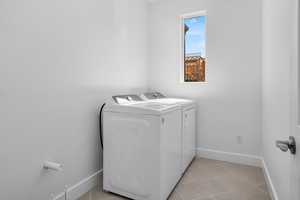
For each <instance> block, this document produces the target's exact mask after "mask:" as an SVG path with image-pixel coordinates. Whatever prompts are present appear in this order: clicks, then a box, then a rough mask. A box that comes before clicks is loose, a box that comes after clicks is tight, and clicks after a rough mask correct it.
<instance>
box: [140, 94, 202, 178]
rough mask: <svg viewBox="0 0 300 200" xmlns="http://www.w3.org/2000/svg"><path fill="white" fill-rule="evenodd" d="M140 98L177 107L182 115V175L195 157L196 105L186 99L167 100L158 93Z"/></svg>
mask: <svg viewBox="0 0 300 200" xmlns="http://www.w3.org/2000/svg"><path fill="white" fill-rule="evenodd" d="M141 98H142V99H144V100H147V101H148V102H153V103H161V104H162V105H174V104H175V105H179V106H180V107H181V115H182V124H181V131H182V158H181V161H182V169H181V170H182V173H184V171H185V170H186V169H187V167H188V166H189V165H190V163H191V162H192V161H193V159H194V158H195V156H196V110H197V106H196V103H195V102H194V101H192V100H188V99H179V98H168V97H166V96H165V95H163V94H161V93H159V92H150V93H144V94H142V95H141Z"/></svg>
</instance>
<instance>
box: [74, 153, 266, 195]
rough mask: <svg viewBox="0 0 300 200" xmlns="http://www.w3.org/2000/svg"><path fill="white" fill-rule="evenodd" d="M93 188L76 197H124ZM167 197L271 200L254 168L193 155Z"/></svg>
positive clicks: (262, 179) (260, 173) (259, 173)
mask: <svg viewBox="0 0 300 200" xmlns="http://www.w3.org/2000/svg"><path fill="white" fill-rule="evenodd" d="M126 199H127V198H123V197H120V196H117V195H113V194H110V193H105V192H102V191H101V190H100V187H95V188H94V189H92V190H91V191H90V192H88V193H86V194H85V195H83V196H82V197H81V198H80V199H79V200H126ZM169 200H271V198H270V196H269V194H268V191H267V187H266V183H265V180H264V176H263V173H262V170H261V169H260V168H257V167H251V166H245V165H239V164H232V163H228V162H222V161H216V160H208V159H203V158H197V159H195V160H194V161H193V163H192V164H191V166H190V168H189V169H188V170H187V171H186V173H185V175H184V176H183V178H182V179H181V181H180V182H179V183H178V185H177V187H176V188H175V190H174V191H173V193H172V194H171V195H170V198H169Z"/></svg>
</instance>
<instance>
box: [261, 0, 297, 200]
mask: <svg viewBox="0 0 300 200" xmlns="http://www.w3.org/2000/svg"><path fill="white" fill-rule="evenodd" d="M291 6H292V1H285V0H264V1H263V30H262V33H263V52H262V53H263V57H262V58H263V59H262V61H263V62H262V69H263V73H262V80H263V81H262V88H263V89H262V94H263V95H262V105H263V110H262V111H263V112H262V114H263V118H262V120H263V129H262V130H263V134H262V146H263V157H264V160H265V163H266V165H267V168H268V170H269V172H270V176H271V180H272V182H273V184H274V187H275V189H276V191H277V195H278V198H279V199H290V198H289V195H290V191H289V188H290V185H289V183H290V179H289V178H290V161H289V159H290V154H289V153H283V152H281V151H280V150H279V149H277V148H276V147H275V141H276V140H286V139H287V138H288V136H289V135H290V133H291V130H290V125H291V124H290V121H291V118H290V103H291V100H290V91H289V90H290V64H291V55H292V52H291V45H290V44H291V36H292V35H291V32H292V31H291V30H292V29H291V26H292V24H291V22H292V21H293V20H292V18H291V17H292V14H291V13H292V9H291ZM275 195H276V194H275Z"/></svg>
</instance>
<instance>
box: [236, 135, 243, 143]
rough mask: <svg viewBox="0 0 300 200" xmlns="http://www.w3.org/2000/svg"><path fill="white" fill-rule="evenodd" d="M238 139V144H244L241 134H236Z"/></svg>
mask: <svg viewBox="0 0 300 200" xmlns="http://www.w3.org/2000/svg"><path fill="white" fill-rule="evenodd" d="M236 141H237V143H238V144H243V137H242V136H240V135H238V136H236Z"/></svg>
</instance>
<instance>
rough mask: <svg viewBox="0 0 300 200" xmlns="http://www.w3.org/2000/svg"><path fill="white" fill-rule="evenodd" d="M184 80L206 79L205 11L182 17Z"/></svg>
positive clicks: (182, 66)
mask: <svg viewBox="0 0 300 200" xmlns="http://www.w3.org/2000/svg"><path fill="white" fill-rule="evenodd" d="M181 25H182V26H181V29H182V30H181V33H182V49H183V50H182V57H183V58H182V60H183V62H182V65H181V68H183V70H181V72H183V73H181V79H182V80H183V82H205V80H206V77H205V76H206V73H205V72H206V48H205V45H206V43H205V42H206V15H205V12H199V13H194V14H190V15H184V16H182V17H181Z"/></svg>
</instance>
